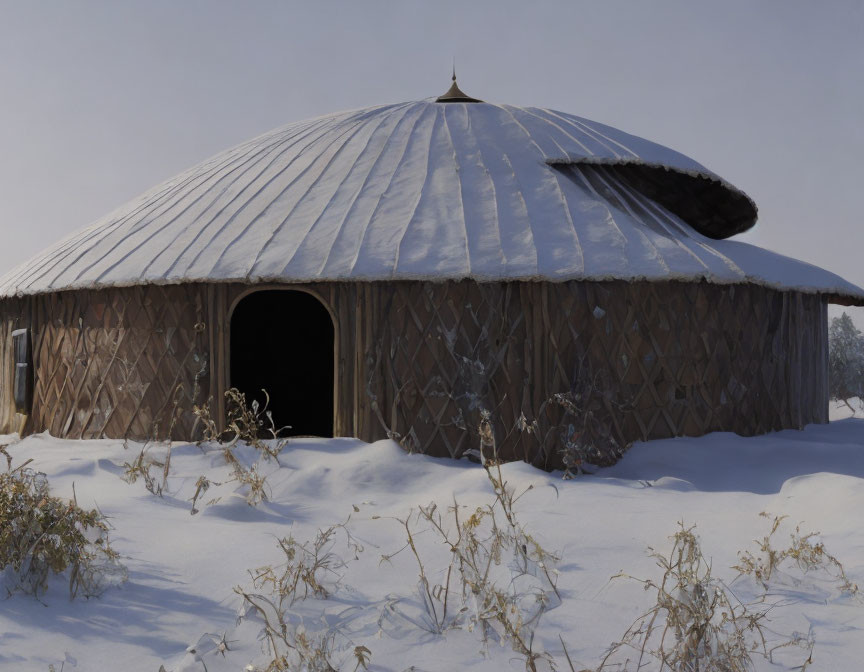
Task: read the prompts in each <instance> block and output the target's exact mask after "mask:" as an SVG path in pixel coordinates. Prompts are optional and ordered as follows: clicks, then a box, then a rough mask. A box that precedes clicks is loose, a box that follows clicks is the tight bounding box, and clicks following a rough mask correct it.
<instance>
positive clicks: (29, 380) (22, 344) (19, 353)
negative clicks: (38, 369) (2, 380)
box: [12, 329, 33, 415]
mask: <svg viewBox="0 0 864 672" xmlns="http://www.w3.org/2000/svg"><path fill="white" fill-rule="evenodd" d="M12 356H13V357H14V358H15V379H14V382H13V384H12V391H13V395H14V397H15V410H16V411H18V412H19V413H22V414H24V415H29V414H30V408H31V406H32V404H33V358H32V355H31V350H30V330H29V329H16V330H15V331H13V332H12Z"/></svg>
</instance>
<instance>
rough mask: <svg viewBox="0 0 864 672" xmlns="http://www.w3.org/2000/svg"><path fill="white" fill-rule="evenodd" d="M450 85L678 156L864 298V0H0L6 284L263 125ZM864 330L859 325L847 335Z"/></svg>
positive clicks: (765, 233) (0, 252) (775, 241)
mask: <svg viewBox="0 0 864 672" xmlns="http://www.w3.org/2000/svg"><path fill="white" fill-rule="evenodd" d="M454 56H455V57H456V60H457V68H458V72H459V82H460V85H462V87H463V88H464V89H465V90H466V91H467V92H468V93H469V94H471V95H474V96H477V97H480V98H483V99H486V100H491V101H495V102H504V103H513V104H522V105H537V106H542V107H551V108H554V109H559V110H564V111H567V112H572V113H574V114H578V115H581V116H584V117H588V118H590V119H594V120H597V121H601V122H603V123H607V124H610V125H612V126H616V127H618V128H621V129H622V130H625V131H628V132H631V133H635V134H637V135H641V136H644V137H646V138H649V139H651V140H654V141H657V142H660V143H663V144H666V145H669V146H671V147H673V148H675V149H677V150H679V151H682V152H684V153H685V154H688V155H689V156H692V157H693V158H695V159H696V160H698V161H700V162H701V163H703V164H705V165H706V166H708V167H709V168H711V169H712V170H714V171H715V172H717V173H719V174H721V175H722V176H723V177H725V178H726V179H728V180H730V181H731V182H733V183H734V184H736V185H737V186H739V187H740V188H742V189H744V190H745V191H747V192H748V193H749V194H750V195H751V196H752V197H753V198H754V199H755V200H756V202H757V204H758V205H759V208H760V218H759V223H758V224H757V226H756V228H755V230H754V231H753V232H751V233H748V234H745V235H744V236H743V237H742V238H741V239H743V240H747V241H749V242H752V243H755V244H758V245H762V246H764V247H769V248H771V249H773V250H776V251H778V252H781V253H783V254H788V255H790V256H794V257H797V258H800V259H803V260H806V261H810V262H812V263H815V264H818V265H820V266H824V267H826V268H829V269H831V270H833V271H835V272H837V273H839V274H841V275H843V276H845V277H846V278H847V279H848V280H850V281H852V282H855V283H857V284H859V285H864V262H862V260H864V226H862V225H864V221H862V217H861V214H860V212H861V206H860V201H861V194H862V188H861V183H862V177H864V169H862V157H864V86H862V79H864V74H862V73H864V0H860V1H853V0H849V1H841V0H833V1H831V2H818V3H817V2H796V1H793V0H760V1H759V2H754V1H753V0H747V1H732V0H724V2H711V3H709V2H695V1H693V0H686V1H677V2H675V1H655V2H646V1H636V0H633V1H630V2H619V1H614V0H606V1H604V2H599V1H597V2H575V1H569V2H551V1H550V2H543V1H538V0H534V1H532V2H502V0H494V1H492V2H470V1H468V0H463V1H462V2H442V1H440V0H439V1H436V2H432V1H431V0H430V1H424V2H420V1H412V0H406V1H401V2H396V1H388V2H384V1H380V2H379V1H361V0H353V1H346V2H335V1H334V2H326V1H317V2H303V3H301V2H296V3H294V2H284V1H281V2H269V1H264V0H256V1H250V0H246V1H244V2H240V1H235V2H224V1H220V2H216V1H207V2H205V1H203V0H185V1H181V0H170V1H169V0H147V1H146V2H145V1H143V0H141V1H139V2H134V3H133V2H116V1H113V0H104V1H97V0H87V1H85V0H79V1H75V0H62V1H60V0H57V1H55V2H48V1H41V0H14V1H13V0H0V231H2V232H3V233H4V234H5V235H4V237H3V240H4V244H3V245H2V246H0V270H2V271H3V272H5V270H7V269H8V268H10V267H12V266H13V265H15V264H16V263H18V262H19V261H22V260H24V259H26V258H27V257H28V256H30V255H32V254H34V253H36V252H38V251H39V250H40V249H41V248H42V247H44V246H46V245H48V244H50V243H52V242H53V241H54V240H56V239H58V238H60V237H61V236H63V235H65V234H67V233H69V232H71V231H73V230H75V229H77V228H80V227H81V226H83V225H86V224H88V223H89V222H91V221H92V220H94V219H96V218H97V217H99V216H101V215H103V214H105V213H107V212H108V211H110V210H112V209H113V208H114V207H116V206H118V205H120V204H122V203H123V202H124V201H126V200H128V199H129V198H132V197H134V196H136V195H138V194H139V193H141V192H142V191H144V190H146V189H147V188H149V187H150V186H152V185H154V184H155V183H157V182H160V181H162V180H163V179H167V178H169V177H171V176H173V175H174V174H176V173H178V172H179V171H181V170H183V169H185V168H188V167H190V166H191V165H193V164H195V163H197V162H198V161H200V160H202V159H204V158H206V157H208V156H209V155H211V154H214V153H216V152H218V151H220V150H222V149H225V148H227V147H229V146H231V145H233V144H235V143H237V142H240V141H242V140H245V139H247V138H249V137H252V136H255V135H257V134H259V133H262V132H264V131H267V130H269V129H271V128H273V127H276V126H279V125H281V124H284V123H287V122H289V121H294V120H298V119H303V118H306V117H310V116H314V115H318V114H324V113H328V112H334V111H337V110H342V109H348V108H356V107H363V106H367V105H374V104H380V103H388V102H397V101H403V100H414V99H419V98H425V97H429V96H435V95H438V94H439V93H441V92H443V91H444V90H445V89H446V88H447V86H448V85H449V79H448V78H449V70H450V65H451V61H452V58H453V57H454ZM861 322H862V321H861V320H859V324H860V323H861Z"/></svg>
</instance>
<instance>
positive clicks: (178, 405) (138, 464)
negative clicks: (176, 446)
mask: <svg viewBox="0 0 864 672" xmlns="http://www.w3.org/2000/svg"><path fill="white" fill-rule="evenodd" d="M182 398H183V384H182V383H178V384H177V386H176V387H175V388H174V392H173V393H172V395H171V416H170V422H169V424H168V432H167V434H166V436H167V437H168V438H167V439H166V440H165V441H159V440H157V439H156V437H158V436H159V421H158V420H156V421H154V422H153V426H152V427H151V428H150V438H149V439H147V441H145V442H144V445H142V446H141V450H140V451H139V452H138V456H137V457H136V458H135V459H134V460H133V461H132V462H124V463H123V468H124V472H123V480H124V481H126V482H127V483H135V482H136V481H137V480H138V479H139V478H141V479H142V480H143V481H144V487H145V488H147V491H148V492H149V493H151V494H153V495H157V496H158V497H161V496H162V493H163V492H164V491H165V489H166V487H167V485H168V476H169V474H170V473H171V435H172V434H173V433H174V427H175V426H176V424H177V421H178V420H179V419H180V416H181V415H183V408H182ZM123 447H124V448H128V442H127V441H124V444H123ZM160 451H161V453H162V455H161V456H160V457H156V455H155V454H156V453H157V452H160ZM154 468H155V469H156V471H157V473H156V474H152V473H151V470H152V469H154ZM160 472H161V473H160Z"/></svg>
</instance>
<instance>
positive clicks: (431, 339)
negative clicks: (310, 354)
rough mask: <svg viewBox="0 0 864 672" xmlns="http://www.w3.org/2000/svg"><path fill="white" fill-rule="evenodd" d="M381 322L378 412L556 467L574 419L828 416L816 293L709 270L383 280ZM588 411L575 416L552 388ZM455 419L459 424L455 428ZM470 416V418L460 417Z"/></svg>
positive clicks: (631, 433)
mask: <svg viewBox="0 0 864 672" xmlns="http://www.w3.org/2000/svg"><path fill="white" fill-rule="evenodd" d="M362 294H364V295H365V300H363V301H361V303H360V305H361V307H362V308H361V309H362V310H365V311H367V312H368V313H370V314H371V315H375V317H374V318H372V319H370V320H369V321H370V323H371V324H373V325H380V328H379V331H378V332H377V333H376V334H375V336H374V337H373V338H372V339H371V340H370V341H369V342H367V343H366V345H367V352H368V353H369V354H368V356H367V358H366V361H367V362H370V363H371V364H370V365H369V366H368V368H367V369H366V370H365V371H364V377H365V380H367V382H368V391H369V392H370V393H371V396H372V397H373V398H374V400H375V401H376V405H377V408H378V411H379V412H380V419H381V420H382V422H383V424H384V425H386V427H387V429H388V430H389V431H390V432H392V433H394V434H396V435H398V436H399V437H400V440H401V441H402V442H403V444H405V445H406V446H407V447H409V448H411V449H414V450H417V451H419V452H424V453H430V454H434V455H448V454H450V455H459V454H461V453H462V452H463V451H464V450H465V449H467V448H478V440H477V438H478V437H477V432H476V428H477V427H478V426H479V424H480V419H481V418H480V413H481V410H482V409H486V410H488V411H490V412H491V422H492V426H493V428H494V431H495V435H496V436H495V438H496V442H497V448H498V452H499V454H501V455H502V456H504V457H505V458H507V459H524V460H526V461H529V462H534V463H536V464H539V465H542V466H545V467H552V466H560V464H561V455H560V454H559V450H560V449H561V448H562V446H563V445H564V442H565V440H566V439H567V434H568V432H572V431H573V429H571V428H570V425H575V429H576V430H578V431H582V430H584V431H586V432H587V433H589V434H593V435H592V436H587V437H585V438H586V439H587V443H589V444H590V443H591V442H592V441H593V440H597V441H598V442H600V441H601V440H602V439H603V438H604V437H603V436H597V433H598V429H600V430H601V433H602V430H603V428H605V429H606V430H608V435H609V436H611V437H612V438H613V439H614V440H615V442H616V443H617V444H618V445H619V446H620V447H624V446H626V445H627V444H629V443H630V442H632V441H634V440H640V439H642V440H644V439H653V438H663V437H669V436H678V435H701V434H705V433H707V432H711V431H718V430H724V431H733V432H737V433H739V434H744V435H752V434H759V433H764V432H767V431H771V430H778V429H783V428H800V427H803V426H804V425H805V424H807V423H811V422H827V413H828V407H827V404H828V402H827V399H828V394H827V390H828V388H827V327H826V321H827V316H826V307H825V304H824V302H823V300H822V299H821V298H820V297H818V296H813V295H804V294H801V293H797V292H778V291H774V290H770V289H765V288H762V287H758V286H755V285H728V286H719V285H709V284H707V283H701V284H693V283H663V284H661V283H648V282H641V283H626V282H599V283H592V282H566V283H504V284H477V283H474V282H459V283H446V284H434V283H392V284H389V285H388V286H387V287H386V288H382V291H381V292H376V291H374V290H368V288H367V291H365V292H363V293H362ZM567 392H570V393H571V397H576V398H577V401H576V405H577V406H578V407H579V410H580V411H582V412H584V411H590V412H591V414H592V416H593V419H594V421H593V422H592V423H590V426H582V425H580V418H576V417H573V414H572V413H568V412H567V410H566V408H565V407H563V406H562V405H561V404H559V403H555V395H556V393H558V394H560V393H567ZM463 428H464V429H463ZM466 429H467V430H468V431H465V430H466Z"/></svg>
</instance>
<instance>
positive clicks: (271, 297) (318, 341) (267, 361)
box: [230, 290, 334, 436]
mask: <svg viewBox="0 0 864 672" xmlns="http://www.w3.org/2000/svg"><path fill="white" fill-rule="evenodd" d="M333 346H334V336H333V321H332V320H331V319H330V313H329V312H327V309H326V308H325V307H324V305H323V304H322V303H321V302H320V301H319V300H318V299H316V298H315V297H314V296H312V295H311V294H307V293H306V292H298V291H292V290H264V291H260V292H254V293H252V294H249V295H248V296H246V297H244V298H243V299H241V300H240V302H239V303H238V304H237V307H236V308H235V309H234V313H233V314H232V315H231V372H230V375H231V386H232V387H236V388H237V389H238V390H240V391H241V392H243V393H244V394H245V395H246V400H247V402H249V403H250V404H251V402H252V400H253V399H256V400H257V401H258V403H259V404H260V405H261V406H263V404H264V402H265V396H264V393H263V392H262V391H261V390H262V389H263V390H267V393H268V394H269V395H270V406H269V408H270V410H271V411H272V412H273V422H274V424H275V425H276V427H277V428H279V427H285V426H286V425H290V426H291V428H290V429H286V430H284V431H282V432H281V433H280V436H302V435H312V436H333V389H334V388H333V384H334V379H333V359H334V357H333Z"/></svg>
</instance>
